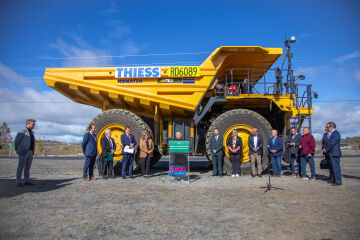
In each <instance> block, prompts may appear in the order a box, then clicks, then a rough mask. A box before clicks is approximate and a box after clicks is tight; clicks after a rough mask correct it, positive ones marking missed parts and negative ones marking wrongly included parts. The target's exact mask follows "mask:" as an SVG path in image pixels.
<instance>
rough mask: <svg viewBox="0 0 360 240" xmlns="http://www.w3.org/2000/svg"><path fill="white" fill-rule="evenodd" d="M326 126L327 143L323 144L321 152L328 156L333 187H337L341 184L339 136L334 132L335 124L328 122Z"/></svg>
mask: <svg viewBox="0 0 360 240" xmlns="http://www.w3.org/2000/svg"><path fill="white" fill-rule="evenodd" d="M328 125H329V132H328V135H327V141H326V142H325V149H324V150H323V151H324V153H325V154H329V158H330V161H331V165H332V172H333V178H334V180H333V186H338V185H341V184H342V180H341V168H340V158H341V156H342V154H341V150H340V140H341V135H340V133H339V131H338V130H336V124H335V123H334V122H328Z"/></svg>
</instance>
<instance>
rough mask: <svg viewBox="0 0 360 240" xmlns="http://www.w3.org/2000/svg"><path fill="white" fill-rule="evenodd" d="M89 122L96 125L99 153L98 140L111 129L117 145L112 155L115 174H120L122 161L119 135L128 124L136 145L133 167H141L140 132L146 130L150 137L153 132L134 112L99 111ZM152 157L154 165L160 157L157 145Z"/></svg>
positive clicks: (122, 110)
mask: <svg viewBox="0 0 360 240" xmlns="http://www.w3.org/2000/svg"><path fill="white" fill-rule="evenodd" d="M90 124H94V125H95V127H96V131H95V134H96V136H97V142H98V145H97V146H98V152H99V154H100V153H101V151H102V149H101V143H100V140H101V138H103V137H104V136H105V130H107V129H110V130H111V131H112V137H113V138H114V140H115V143H116V145H117V147H116V149H117V150H116V152H115V156H114V173H115V174H116V175H121V166H122V165H121V163H122V155H121V149H122V144H121V139H120V136H121V134H123V133H124V132H125V126H129V127H130V129H131V133H132V134H133V135H134V136H135V139H136V142H137V147H136V152H135V161H134V169H135V170H138V169H140V168H141V163H140V158H139V153H140V151H139V142H140V137H141V134H142V133H143V132H144V131H147V132H148V133H149V134H150V135H151V137H153V133H152V131H151V129H150V127H149V126H148V125H147V124H146V123H145V122H144V121H143V120H142V119H141V118H140V117H139V116H138V115H136V114H134V113H132V112H130V111H127V110H124V109H112V110H108V111H105V112H102V113H100V114H99V115H97V116H96V117H95V118H93V119H92V120H91V122H90V123H89V125H90ZM153 155H154V157H153V159H152V161H151V164H152V165H154V164H155V163H156V162H158V161H159V159H160V158H161V154H160V153H159V152H158V147H157V146H155V150H154V154H153Z"/></svg>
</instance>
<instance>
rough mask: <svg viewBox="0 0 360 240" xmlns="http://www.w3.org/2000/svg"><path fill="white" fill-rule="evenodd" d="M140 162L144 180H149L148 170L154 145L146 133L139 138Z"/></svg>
mask: <svg viewBox="0 0 360 240" xmlns="http://www.w3.org/2000/svg"><path fill="white" fill-rule="evenodd" d="M139 147H140V160H141V170H142V174H143V176H144V178H149V168H150V162H151V158H152V156H153V152H154V144H153V141H152V140H151V138H150V135H149V133H148V132H146V131H145V132H143V133H142V134H141V138H140V144H139Z"/></svg>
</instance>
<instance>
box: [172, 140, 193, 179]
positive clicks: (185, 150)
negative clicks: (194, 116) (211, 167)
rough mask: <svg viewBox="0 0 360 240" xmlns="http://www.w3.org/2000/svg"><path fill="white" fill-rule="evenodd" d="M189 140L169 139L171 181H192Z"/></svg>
mask: <svg viewBox="0 0 360 240" xmlns="http://www.w3.org/2000/svg"><path fill="white" fill-rule="evenodd" d="M189 143H190V142H189V141H169V153H170V154H169V155H170V159H169V176H172V177H174V179H172V180H170V181H169V183H180V184H189V183H190V176H189V174H188V173H189V171H190V164H189V159H188V156H189Z"/></svg>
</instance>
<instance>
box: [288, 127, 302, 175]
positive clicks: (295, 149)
mask: <svg viewBox="0 0 360 240" xmlns="http://www.w3.org/2000/svg"><path fill="white" fill-rule="evenodd" d="M290 131H291V134H290V135H289V136H288V137H287V139H286V143H285V145H286V147H288V148H290V153H291V163H290V166H291V176H292V177H296V176H298V178H300V176H301V168H300V158H299V145H300V139H301V136H300V134H299V133H298V131H297V129H296V128H294V127H292V128H291V130H290ZM295 162H296V164H297V168H298V169H297V171H296V168H295Z"/></svg>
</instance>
